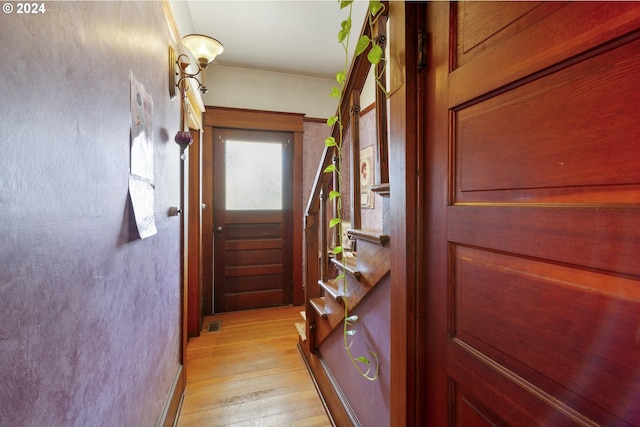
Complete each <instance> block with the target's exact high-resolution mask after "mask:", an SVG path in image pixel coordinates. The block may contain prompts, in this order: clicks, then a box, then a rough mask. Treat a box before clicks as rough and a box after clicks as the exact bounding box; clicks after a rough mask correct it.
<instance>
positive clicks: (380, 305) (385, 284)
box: [320, 275, 392, 427]
mask: <svg viewBox="0 0 640 427" xmlns="http://www.w3.org/2000/svg"><path fill="white" fill-rule="evenodd" d="M390 290H391V281H390V276H389V275H387V276H386V277H385V278H384V279H383V280H382V281H381V282H380V283H378V284H377V285H376V287H375V288H374V289H373V291H371V292H370V293H369V294H368V295H367V297H366V298H365V299H364V300H362V302H361V303H360V304H359V305H358V306H357V307H356V308H355V309H354V310H353V312H352V313H351V314H357V315H358V316H359V319H358V321H357V323H356V325H355V327H354V329H356V330H357V333H356V335H355V336H354V340H353V346H352V353H353V354H354V355H355V356H356V357H358V356H361V355H363V356H367V357H369V358H370V356H369V354H368V350H372V351H374V352H375V353H376V354H377V355H378V360H379V362H380V372H379V378H378V379H377V380H376V381H369V380H367V379H365V378H362V377H361V376H360V374H358V372H357V371H356V369H355V367H354V366H353V365H352V364H351V361H350V360H349V358H348V356H347V354H346V351H345V349H344V342H343V337H342V328H337V329H335V330H334V331H333V332H332V333H331V335H329V337H328V338H327V339H326V340H325V341H324V342H323V343H322V345H321V346H320V352H321V353H322V356H323V358H324V359H325V361H326V362H327V365H328V366H329V369H330V370H331V373H332V374H333V376H334V377H335V378H336V381H337V382H338V384H339V385H340V388H341V389H342V391H343V393H344V395H345V396H346V398H347V400H348V401H349V404H350V405H351V407H352V409H353V411H354V412H355V414H356V416H357V417H358V420H359V421H360V424H361V425H363V426H375V427H385V426H391V425H392V424H391V418H390V417H391V414H390V402H391V395H390V390H391V372H390V368H391V363H390V358H391V341H390V336H391V335H390V322H391V311H390V310H391V306H390V304H389V301H390V300H391V293H390Z"/></svg>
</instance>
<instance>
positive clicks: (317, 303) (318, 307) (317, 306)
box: [309, 297, 327, 319]
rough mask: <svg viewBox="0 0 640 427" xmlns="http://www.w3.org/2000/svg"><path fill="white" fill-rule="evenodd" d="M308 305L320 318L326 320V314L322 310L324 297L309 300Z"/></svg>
mask: <svg viewBox="0 0 640 427" xmlns="http://www.w3.org/2000/svg"><path fill="white" fill-rule="evenodd" d="M309 303H310V304H311V307H313V309H314V310H315V311H316V313H318V315H319V316H320V317H322V318H323V319H326V318H327V312H326V311H325V309H324V297H320V298H312V299H310V300H309Z"/></svg>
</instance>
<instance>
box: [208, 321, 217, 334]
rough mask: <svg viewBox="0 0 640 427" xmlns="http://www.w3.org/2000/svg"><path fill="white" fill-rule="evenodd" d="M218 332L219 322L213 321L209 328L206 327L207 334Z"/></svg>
mask: <svg viewBox="0 0 640 427" xmlns="http://www.w3.org/2000/svg"><path fill="white" fill-rule="evenodd" d="M219 330H220V321H219V320H214V321H212V322H209V326H207V332H218V331H219Z"/></svg>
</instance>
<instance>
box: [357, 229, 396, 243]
mask: <svg viewBox="0 0 640 427" xmlns="http://www.w3.org/2000/svg"><path fill="white" fill-rule="evenodd" d="M349 234H350V235H351V236H353V237H354V238H356V239H359V240H366V241H367V242H371V243H377V244H379V245H382V246H384V245H386V244H387V243H388V242H389V236H388V235H387V234H383V232H382V231H380V230H368V229H350V230H349Z"/></svg>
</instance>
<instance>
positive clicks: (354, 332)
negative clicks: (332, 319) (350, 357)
mask: <svg viewBox="0 0 640 427" xmlns="http://www.w3.org/2000/svg"><path fill="white" fill-rule="evenodd" d="M345 334H347V335H349V336H350V337H352V336H354V335H355V334H356V331H355V329H349V330H348V331H347V332H345ZM356 360H357V359H356Z"/></svg>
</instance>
